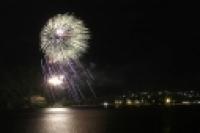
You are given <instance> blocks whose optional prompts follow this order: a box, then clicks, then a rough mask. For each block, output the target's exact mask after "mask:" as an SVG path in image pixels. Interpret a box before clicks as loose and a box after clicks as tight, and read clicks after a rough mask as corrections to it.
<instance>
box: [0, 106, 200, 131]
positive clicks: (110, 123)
mask: <svg viewBox="0 0 200 133" xmlns="http://www.w3.org/2000/svg"><path fill="white" fill-rule="evenodd" d="M199 112H200V107H188V106H185V107H140V108H131V109H95V108H93V109H89V108H59V109H52V108H48V109H42V110H37V111H30V110H29V111H15V112H4V113H1V115H0V118H1V119H0V125H1V126H0V130H1V132H2V133H198V132H200V126H199V120H200V113H199Z"/></svg>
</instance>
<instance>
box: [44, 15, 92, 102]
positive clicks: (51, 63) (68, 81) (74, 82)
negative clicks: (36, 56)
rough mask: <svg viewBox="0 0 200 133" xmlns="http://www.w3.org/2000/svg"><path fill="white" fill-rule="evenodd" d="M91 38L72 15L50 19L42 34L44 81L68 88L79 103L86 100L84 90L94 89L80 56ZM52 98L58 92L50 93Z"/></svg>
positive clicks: (69, 93) (86, 29) (82, 25)
mask: <svg viewBox="0 0 200 133" xmlns="http://www.w3.org/2000/svg"><path fill="white" fill-rule="evenodd" d="M88 39H89V31H88V28H86V27H85V25H84V24H83V22H82V21H81V20H79V19H77V18H75V17H74V16H72V15H69V14H59V15H56V16H55V17H53V18H50V19H49V20H48V22H47V24H46V25H45V26H44V28H43V29H42V31H41V44H40V47H41V50H42V52H43V53H44V60H42V69H43V74H44V78H45V82H46V83H48V84H50V85H51V86H54V87H53V88H62V89H65V90H66V91H67V92H68V93H67V94H68V95H69V97H71V98H73V99H74V100H76V101H80V100H81V99H84V98H85V96H84V90H83V88H88V90H90V93H91V94H93V95H94V96H95V93H94V91H93V90H92V85H91V80H93V77H92V76H91V74H90V72H89V71H88V70H87V69H85V68H84V67H83V65H82V64H81V63H80V61H79V57H80V56H81V55H82V54H83V53H85V52H86V50H87V48H88V45H87V42H88ZM51 95H52V97H54V96H55V92H52V91H51Z"/></svg>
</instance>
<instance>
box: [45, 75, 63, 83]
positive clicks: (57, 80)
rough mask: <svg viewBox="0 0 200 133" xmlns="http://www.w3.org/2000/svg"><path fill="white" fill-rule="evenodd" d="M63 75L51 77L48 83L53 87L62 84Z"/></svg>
mask: <svg viewBox="0 0 200 133" xmlns="http://www.w3.org/2000/svg"><path fill="white" fill-rule="evenodd" d="M63 79H64V76H63V75H53V76H51V77H50V78H49V79H48V83H49V84H50V85H53V86H59V85H61V84H63Z"/></svg>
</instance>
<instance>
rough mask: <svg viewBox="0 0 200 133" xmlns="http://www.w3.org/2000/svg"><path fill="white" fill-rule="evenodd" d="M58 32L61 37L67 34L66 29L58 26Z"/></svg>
mask: <svg viewBox="0 0 200 133" xmlns="http://www.w3.org/2000/svg"><path fill="white" fill-rule="evenodd" d="M56 34H57V35H58V36H59V37H62V36H64V34H65V30H64V29H62V28H58V29H56Z"/></svg>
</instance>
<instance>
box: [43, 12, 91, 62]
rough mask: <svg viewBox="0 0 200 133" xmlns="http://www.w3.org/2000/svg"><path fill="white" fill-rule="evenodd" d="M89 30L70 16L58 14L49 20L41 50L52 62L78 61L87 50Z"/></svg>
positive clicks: (44, 30) (44, 31) (44, 29)
mask: <svg viewBox="0 0 200 133" xmlns="http://www.w3.org/2000/svg"><path fill="white" fill-rule="evenodd" d="M88 39H89V31H88V28H86V27H85V25H84V24H83V22H82V21H81V20H79V19H77V18H75V17H74V16H72V15H69V14H58V15H56V16H55V17H53V18H51V19H49V20H48V22H47V24H46V25H45V26H44V28H43V30H42V31H41V49H42V51H43V52H44V53H45V55H46V56H47V57H48V59H49V61H50V62H53V63H55V62H62V61H67V60H69V59H76V58H78V57H79V56H80V55H81V54H82V53H84V52H85V51H86V49H87V41H88Z"/></svg>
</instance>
